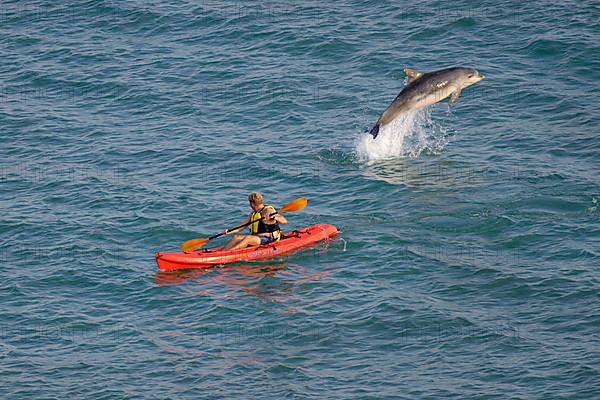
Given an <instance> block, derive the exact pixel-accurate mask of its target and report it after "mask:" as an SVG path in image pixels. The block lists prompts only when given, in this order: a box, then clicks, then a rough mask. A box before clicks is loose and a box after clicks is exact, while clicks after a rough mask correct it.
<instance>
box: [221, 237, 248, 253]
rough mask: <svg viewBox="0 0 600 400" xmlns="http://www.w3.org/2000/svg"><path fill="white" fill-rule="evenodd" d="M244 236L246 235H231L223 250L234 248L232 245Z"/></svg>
mask: <svg viewBox="0 0 600 400" xmlns="http://www.w3.org/2000/svg"><path fill="white" fill-rule="evenodd" d="M246 236H247V235H233V237H232V238H231V240H230V241H229V242H227V244H226V245H225V246H223V250H231V249H232V248H234V246H236V245H237V244H238V243H240V242H241V241H242V240H244V237H246Z"/></svg>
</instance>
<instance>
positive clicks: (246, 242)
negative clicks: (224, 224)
mask: <svg viewBox="0 0 600 400" xmlns="http://www.w3.org/2000/svg"><path fill="white" fill-rule="evenodd" d="M248 201H249V202H250V207H251V208H252V212H251V213H250V215H248V218H246V221H244V223H249V222H252V221H256V222H254V223H252V224H251V225H250V235H234V236H233V237H232V238H231V240H230V241H229V242H228V243H227V244H226V245H225V247H223V250H235V249H243V248H244V247H249V246H259V245H262V244H267V243H271V242H276V241H278V240H279V239H280V238H281V228H280V227H279V224H287V219H286V218H285V217H284V216H283V215H280V214H277V210H275V207H273V206H269V205H264V204H263V198H262V195H261V194H260V193H258V192H252V193H250V195H249V196H248ZM240 230H242V228H239V229H236V230H233V231H228V230H227V229H226V230H225V231H223V233H224V234H226V235H228V234H230V233H237V232H239V231H240Z"/></svg>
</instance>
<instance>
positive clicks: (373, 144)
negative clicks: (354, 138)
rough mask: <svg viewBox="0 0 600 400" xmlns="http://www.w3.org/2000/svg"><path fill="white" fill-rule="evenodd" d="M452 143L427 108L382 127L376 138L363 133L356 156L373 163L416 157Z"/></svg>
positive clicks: (436, 151)
mask: <svg viewBox="0 0 600 400" xmlns="http://www.w3.org/2000/svg"><path fill="white" fill-rule="evenodd" d="M447 143H448V135H447V132H446V129H444V128H442V126H441V125H439V124H436V123H434V122H433V120H432V119H431V113H430V112H429V110H428V109H427V108H424V109H421V110H417V111H414V112H410V113H408V114H405V115H403V116H402V117H399V118H396V119H395V120H394V121H392V122H391V123H390V124H388V125H386V126H384V127H382V128H381V129H380V130H379V135H378V136H377V138H376V139H373V136H371V135H370V134H364V135H361V137H360V138H359V140H358V143H357V144H356V155H357V156H358V159H359V160H360V161H362V162H366V163H369V164H370V163H373V162H376V161H380V160H386V159H391V158H399V157H413V158H416V157H418V156H419V154H421V153H422V152H423V151H428V152H431V153H439V152H440V151H441V150H442V149H443V148H444V146H446V144H447Z"/></svg>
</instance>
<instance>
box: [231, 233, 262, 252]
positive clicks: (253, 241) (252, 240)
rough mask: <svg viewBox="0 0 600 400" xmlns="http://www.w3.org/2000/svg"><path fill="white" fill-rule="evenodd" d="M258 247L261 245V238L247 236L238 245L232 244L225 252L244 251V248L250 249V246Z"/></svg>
mask: <svg viewBox="0 0 600 400" xmlns="http://www.w3.org/2000/svg"><path fill="white" fill-rule="evenodd" d="M228 244H229V243H228ZM258 245H260V238H259V237H258V236H255V235H245V236H243V238H242V240H240V241H238V242H237V243H234V244H232V245H231V246H230V247H229V248H227V249H224V250H237V249H243V248H245V247H249V246H258Z"/></svg>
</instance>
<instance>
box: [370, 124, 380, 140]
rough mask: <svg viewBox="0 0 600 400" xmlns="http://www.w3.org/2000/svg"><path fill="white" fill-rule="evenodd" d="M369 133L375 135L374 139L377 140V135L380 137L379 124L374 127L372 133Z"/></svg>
mask: <svg viewBox="0 0 600 400" xmlns="http://www.w3.org/2000/svg"><path fill="white" fill-rule="evenodd" d="M369 133H370V134H371V135H373V139H375V138H376V137H377V135H379V124H378V123H377V124H375V126H374V127H373V129H371V132H369Z"/></svg>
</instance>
